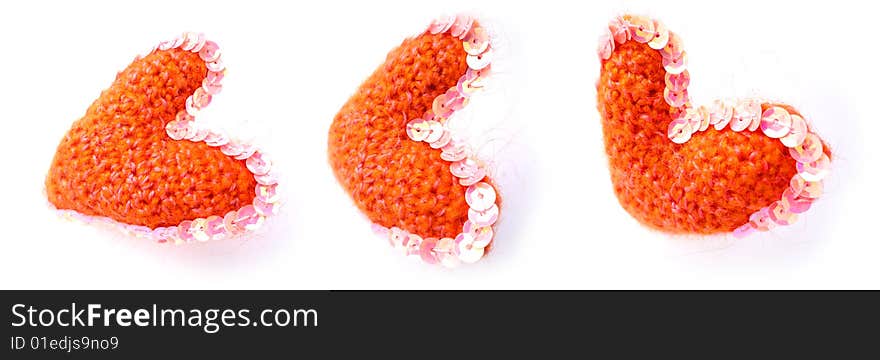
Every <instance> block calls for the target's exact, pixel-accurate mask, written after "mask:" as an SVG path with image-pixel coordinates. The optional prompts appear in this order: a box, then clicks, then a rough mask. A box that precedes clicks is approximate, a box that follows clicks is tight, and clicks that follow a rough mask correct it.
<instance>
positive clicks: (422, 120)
mask: <svg viewBox="0 0 880 360" xmlns="http://www.w3.org/2000/svg"><path fill="white" fill-rule="evenodd" d="M492 54H493V48H492V44H491V41H490V36H489V33H488V32H487V31H486V29H485V28H484V27H482V26H480V24H479V23H478V22H477V21H476V20H474V18H473V17H471V16H466V15H459V16H444V17H441V18H439V19H437V20H435V21H433V22H432V23H431V25H430V26H429V27H428V29H427V30H425V31H424V32H423V33H421V34H420V35H418V36H416V37H413V38H410V39H406V40H404V42H403V43H402V44H401V45H400V46H399V47H398V48H396V49H394V50H392V51H391V52H390V53H389V54H388V56H387V58H386V61H385V64H383V65H382V66H380V67H379V68H378V69H377V70H376V71H375V72H374V73H373V74H372V75H371V76H370V77H369V78H368V79H367V80H366V81H365V82H364V83H363V84H362V85H361V87H360V88H359V89H358V90H357V92H356V93H355V94H354V95H353V96H352V97H351V98H350V99H349V100H348V102H347V103H346V104H345V105H344V106H343V107H342V109H341V110H340V111H339V113H338V114H337V115H336V117H335V118H334V120H333V124H332V125H331V126H330V134H329V139H328V155H329V159H330V164H331V166H332V167H333V172H334V174H335V175H336V178H337V180H339V182H340V184H341V185H342V186H343V187H344V188H345V190H346V191H347V192H348V193H349V195H351V198H352V199H353V200H354V203H355V204H356V205H357V207H358V208H360V209H361V211H363V212H364V214H366V215H367V217H368V218H369V219H370V220H371V221H372V222H373V228H374V230H375V231H376V233H378V234H380V236H382V237H383V238H385V239H387V240H388V241H389V242H390V243H391V244H392V246H393V247H394V248H395V249H399V250H400V251H401V252H402V253H404V254H406V255H413V256H418V257H420V258H421V259H422V260H424V261H425V262H427V263H431V264H436V263H440V264H442V265H444V266H447V267H454V266H456V265H458V264H459V263H461V262H465V263H471V262H476V261H477V260H479V259H481V258H482V257H483V256H484V255H485V253H486V252H487V251H488V250H489V248H491V245H492V239H493V237H494V233H495V232H494V228H493V226H494V225H495V223H496V221H497V220H498V216H499V205H500V197H499V196H498V195H497V191H496V187H495V186H494V184H493V182H492V181H491V180H490V179H489V178H488V177H487V170H486V167H485V165H484V164H483V163H482V162H481V161H480V160H479V159H477V158H476V157H475V156H474V155H473V151H471V150H470V149H469V148H468V147H467V146H466V144H464V143H463V142H461V141H459V139H457V138H456V137H455V136H454V135H453V134H452V133H451V132H450V130H449V129H448V128H447V121H448V120H449V119H450V118H451V117H453V116H454V115H455V114H456V112H457V111H459V110H461V109H462V108H463V107H464V106H465V105H466V104H467V103H468V102H469V101H470V100H471V97H472V95H473V94H474V93H475V92H477V91H478V90H479V89H480V88H482V87H483V86H484V85H485V83H486V78H487V76H488V74H489V71H490V70H489V69H490V61H491V60H492Z"/></svg>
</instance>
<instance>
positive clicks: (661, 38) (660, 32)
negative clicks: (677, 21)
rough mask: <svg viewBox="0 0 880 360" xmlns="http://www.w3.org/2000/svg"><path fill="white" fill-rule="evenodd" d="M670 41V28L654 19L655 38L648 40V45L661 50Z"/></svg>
mask: <svg viewBox="0 0 880 360" xmlns="http://www.w3.org/2000/svg"><path fill="white" fill-rule="evenodd" d="M668 42H669V30H668V29H667V28H666V25H663V23H662V22H660V21H656V20H655V21H654V38H653V39H651V41H648V46H650V47H651V49H654V50H661V49H663V48H665V47H666V44H667V43H668Z"/></svg>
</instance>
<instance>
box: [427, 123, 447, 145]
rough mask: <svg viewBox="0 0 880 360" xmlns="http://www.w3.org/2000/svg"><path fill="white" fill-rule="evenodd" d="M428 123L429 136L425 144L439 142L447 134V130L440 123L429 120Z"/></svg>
mask: <svg viewBox="0 0 880 360" xmlns="http://www.w3.org/2000/svg"><path fill="white" fill-rule="evenodd" d="M426 123H427V125H428V135H427V136H426V137H425V140H424V141H425V142H427V143H432V142H435V141H438V140H440V138H442V137H443V134H444V133H446V129H445V128H444V127H443V124H441V123H440V122H439V121H434V120H428V121H426Z"/></svg>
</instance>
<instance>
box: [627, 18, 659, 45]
mask: <svg viewBox="0 0 880 360" xmlns="http://www.w3.org/2000/svg"><path fill="white" fill-rule="evenodd" d="M629 23H630V25H629V31H630V33H631V34H632V39H633V40H635V41H636V42H639V43H642V44H644V43H646V42H649V41H651V40H653V39H654V35H655V32H654V21H653V20H651V19H649V18H647V17H644V16H633V17H632V18H630V19H629Z"/></svg>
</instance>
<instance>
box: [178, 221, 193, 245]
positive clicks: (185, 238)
mask: <svg viewBox="0 0 880 360" xmlns="http://www.w3.org/2000/svg"><path fill="white" fill-rule="evenodd" d="M192 223H193V222H192V221H191V220H184V221H181V222H180V224H179V225H177V227H176V229H177V238H178V239H179V240H180V242H181V243H188V242H194V241H195V240H196V238H195V237H194V236H193V235H192V233H191V232H190V228H192Z"/></svg>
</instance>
